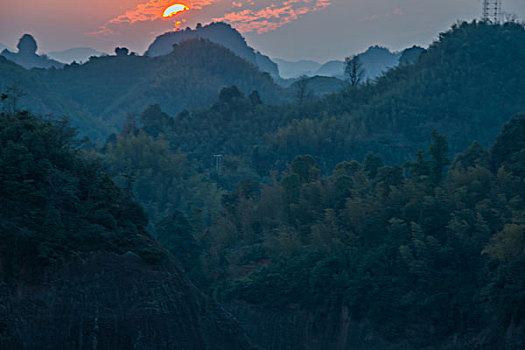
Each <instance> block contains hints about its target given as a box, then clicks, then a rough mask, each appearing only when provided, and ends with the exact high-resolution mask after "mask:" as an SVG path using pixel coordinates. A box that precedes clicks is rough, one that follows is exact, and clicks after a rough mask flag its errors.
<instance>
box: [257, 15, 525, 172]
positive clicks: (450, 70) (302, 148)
mask: <svg viewBox="0 0 525 350" xmlns="http://www.w3.org/2000/svg"><path fill="white" fill-rule="evenodd" d="M524 65H525V29H524V28H523V26H521V25H519V24H513V23H506V24H504V25H490V24H487V23H479V22H474V23H462V24H460V25H457V26H454V27H453V28H452V29H451V30H449V31H448V32H446V33H442V34H441V35H440V37H439V40H437V41H436V42H435V43H433V44H432V45H431V46H430V48H429V49H428V52H426V53H423V54H422V55H421V56H420V58H419V60H417V61H416V63H415V64H413V65H410V64H409V65H406V64H405V65H401V66H400V67H398V68H395V69H393V70H390V71H389V72H388V73H387V74H386V75H385V76H384V77H382V78H380V79H379V80H378V82H377V83H374V84H367V85H364V86H362V87H358V88H355V89H348V90H347V91H344V92H341V93H338V94H334V95H332V96H329V97H327V98H326V99H324V100H323V101H321V102H320V103H319V104H317V105H314V106H310V107H309V108H308V112H307V114H302V115H297V117H298V119H299V118H302V119H303V120H298V121H297V122H295V123H292V124H290V125H289V126H286V127H282V128H280V129H279V130H278V131H277V132H274V133H273V135H272V136H271V137H269V141H268V143H267V146H268V149H269V150H271V151H272V152H275V154H287V155H288V158H287V159H288V160H291V159H292V158H293V156H294V155H296V154H304V153H309V154H312V155H314V156H317V157H319V160H320V161H321V162H327V163H328V164H330V165H331V166H333V165H334V164H336V163H337V162H338V161H340V160H342V159H346V158H349V157H351V158H357V159H363V156H364V154H365V153H366V152H368V151H369V150H373V151H377V152H379V153H381V154H382V155H383V157H384V158H385V159H386V160H388V161H392V160H393V161H402V160H403V159H405V157H407V156H408V155H409V154H411V152H412V151H413V150H414V149H417V148H425V147H426V146H427V135H429V134H430V132H431V131H432V130H433V129H437V130H439V131H440V132H441V133H443V134H444V135H446V136H447V138H448V139H449V142H450V147H451V151H452V152H459V151H461V150H462V149H465V148H466V147H468V146H469V145H470V143H471V142H472V141H473V140H477V141H479V142H480V143H481V144H483V145H485V146H488V145H490V144H491V142H492V141H493V140H494V137H495V136H496V134H497V133H498V131H499V128H500V127H501V125H502V124H503V123H504V122H505V121H506V120H508V118H509V116H510V115H514V114H516V113H518V112H521V111H524V110H525V85H524V84H522V81H523V79H525V70H524V69H523V67H524ZM305 115H307V117H306V118H305Z"/></svg>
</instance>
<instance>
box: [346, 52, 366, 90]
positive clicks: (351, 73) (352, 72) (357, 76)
mask: <svg viewBox="0 0 525 350" xmlns="http://www.w3.org/2000/svg"><path fill="white" fill-rule="evenodd" d="M345 75H346V77H347V79H348V81H349V82H350V86H352V87H356V86H358V85H359V84H360V83H361V81H362V80H363V78H364V76H365V69H364V68H363V65H362V63H361V60H360V59H359V56H353V57H347V58H345Z"/></svg>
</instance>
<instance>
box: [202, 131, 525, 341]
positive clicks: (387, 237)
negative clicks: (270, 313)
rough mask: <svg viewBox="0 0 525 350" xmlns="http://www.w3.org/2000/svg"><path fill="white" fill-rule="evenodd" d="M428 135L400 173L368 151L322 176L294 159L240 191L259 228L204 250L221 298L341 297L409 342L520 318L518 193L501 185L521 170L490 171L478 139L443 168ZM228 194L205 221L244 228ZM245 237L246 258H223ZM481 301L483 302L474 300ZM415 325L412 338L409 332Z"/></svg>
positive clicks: (311, 164)
mask: <svg viewBox="0 0 525 350" xmlns="http://www.w3.org/2000/svg"><path fill="white" fill-rule="evenodd" d="M431 137H432V140H433V143H432V144H431V145H430V146H429V148H428V151H427V152H422V151H419V152H418V153H417V156H416V161H414V162H412V163H408V168H409V172H407V173H403V171H402V168H401V167H388V166H381V163H380V161H379V160H380V158H379V157H378V156H377V155H374V154H372V153H370V154H369V156H368V157H367V165H361V164H359V163H357V162H355V161H352V162H343V163H340V164H338V165H337V166H336V168H335V169H334V171H333V172H332V174H330V175H327V176H321V177H319V176H317V177H308V174H310V173H311V171H312V169H316V168H315V166H316V162H315V160H314V159H313V158H311V157H310V156H299V157H296V158H295V160H294V161H293V162H292V163H291V165H290V172H289V173H285V174H284V175H283V177H282V179H281V182H280V183H278V184H275V185H274V186H276V188H272V187H262V190H261V193H260V194H259V195H257V196H252V197H250V203H249V207H250V208H253V209H250V215H249V217H250V222H252V223H256V226H257V227H258V228H259V232H255V236H256V238H255V239H253V238H250V239H248V236H247V235H246V231H242V230H241V231H238V233H237V234H236V235H235V237H232V239H230V240H225V241H223V242H222V244H221V246H220V247H221V248H220V250H221V252H222V254H223V256H224V257H226V259H224V260H222V261H221V260H214V261H215V263H217V264H218V266H215V268H218V269H220V270H222V271H227V273H222V274H217V275H216V276H218V281H217V282H215V283H214V285H215V286H217V287H219V289H220V291H221V293H222V296H223V297H224V298H236V299H242V300H245V301H247V302H250V303H254V304H257V305H263V306H265V307H267V308H285V307H290V306H293V305H299V306H300V307H301V308H302V309H307V310H311V311H312V312H316V311H318V310H332V311H333V312H334V313H337V312H340V311H339V310H340V309H341V308H342V307H347V308H348V309H349V310H350V312H351V314H352V317H354V318H356V319H357V320H360V319H362V320H365V319H366V320H368V321H371V322H373V324H374V325H375V326H376V327H378V328H379V329H381V332H382V333H383V334H385V335H386V336H387V338H388V337H389V338H391V339H404V338H406V337H410V339H411V341H412V342H413V344H415V346H416V347H418V346H419V347H421V346H424V345H425V344H426V345H428V344H431V343H435V342H440V341H443V340H444V339H446V338H447V337H449V336H450V335H452V334H467V333H468V332H471V331H472V330H473V329H480V328H481V327H483V325H486V324H490V323H491V322H494V321H495V320H499V319H505V320H506V321H505V322H510V321H511V320H516V319H519V317H522V315H523V311H524V303H523V301H524V300H525V299H524V298H523V293H522V292H521V291H519V288H520V287H521V286H523V277H524V276H525V275H524V274H523V273H522V272H523V271H522V265H521V264H522V262H523V257H524V254H525V246H524V242H525V236H524V232H525V231H524V230H523V220H522V219H520V218H522V217H523V199H524V197H523V195H522V194H519V193H511V192H502V189H504V188H505V187H506V186H507V185H509V184H510V183H514V185H516V186H522V185H523V184H525V179H523V178H522V177H519V176H516V175H511V174H509V173H507V174H502V173H501V171H500V172H499V173H494V172H492V171H491V168H490V164H489V163H488V162H487V159H488V158H489V157H491V156H494V155H493V154H492V153H491V154H488V152H487V151H485V150H484V149H483V148H482V147H481V146H480V145H479V144H474V145H473V146H471V147H470V148H469V149H468V150H467V151H466V152H465V153H463V154H459V155H457V156H456V160H455V162H454V165H453V167H451V168H449V169H448V170H447V169H446V166H447V165H448V163H449V161H448V158H447V157H448V156H447V154H448V149H447V144H448V143H447V140H446V139H445V138H444V137H443V136H441V135H439V134H438V133H436V132H434V133H432V135H431ZM524 137H525V134H520V135H516V140H515V141H514V142H522V140H523V138H524ZM493 149H496V150H497V147H494V148H493ZM510 165H512V161H511V162H510V163H509V166H510ZM405 175H406V177H405ZM244 186H245V185H242V186H241V187H244ZM255 187H256V186H255V185H254V184H251V183H250V188H255ZM271 191H275V193H278V194H279V193H280V196H273V195H270V192H271ZM235 193H240V192H239V190H236V191H234V192H233V193H232V195H234V194H235ZM507 195H508V196H513V199H512V200H509V199H510V197H506V196H507ZM263 198H265V201H267V200H270V203H264V204H263V202H262V200H263ZM507 198H508V199H507ZM230 202H231V201H230ZM230 202H228V203H227V202H223V206H224V212H223V214H222V215H221V216H220V217H219V218H217V221H215V225H214V232H215V233H214V235H216V236H223V237H225V236H227V235H228V232H230V231H231V229H232V228H234V227H241V226H243V223H242V221H243V220H244V219H245V218H246V215H232V213H233V212H234V211H235V210H238V207H237V209H234V208H233V207H232V205H231V204H229V203H230ZM272 203H273V204H272ZM263 205H265V206H266V205H270V206H272V205H273V206H275V207H278V208H282V210H283V215H281V216H278V217H276V216H273V215H268V213H267V212H266V211H262V210H261V208H262V206H263ZM244 207H246V204H245V205H244ZM509 220H514V221H515V222H516V223H515V224H508V222H509ZM520 220H521V221H520ZM219 222H220V224H219ZM223 230H224V231H223ZM251 234H252V235H253V234H254V233H251ZM204 242H207V244H208V246H209V247H210V246H213V245H214V243H212V242H211V241H208V240H207V239H206V237H204ZM255 247H262V248H263V250H262V252H259V253H258V254H257V255H255V254H251V255H249V256H250V259H246V258H244V259H231V258H228V257H231V256H233V255H234V254H237V252H240V251H245V252H253V251H254V249H255ZM489 258H490V259H495V261H497V264H499V266H497V268H496V269H494V262H493V261H491V260H489ZM254 259H255V260H254ZM208 266H209V264H208ZM488 266H493V267H492V271H493V272H492V273H491V276H489V277H487V275H486V269H487V268H488ZM210 272H211V271H208V273H210ZM480 281H483V282H482V283H483V285H480ZM511 292H512V293H514V295H513V297H512V298H508V296H509V294H508V293H511ZM505 296H507V298H505ZM482 299H484V300H486V301H487V302H486V303H482V304H480V303H477V300H482ZM493 307H494V308H499V310H500V311H499V312H498V313H496V316H495V315H494V314H493V313H492V311H491V310H492V308H493ZM414 323H417V324H419V325H420V326H419V327H417V332H418V336H416V337H414V336H413V335H412V336H410V335H409V332H411V329H413V327H414Z"/></svg>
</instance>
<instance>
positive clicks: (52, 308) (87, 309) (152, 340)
mask: <svg viewBox="0 0 525 350" xmlns="http://www.w3.org/2000/svg"><path fill="white" fill-rule="evenodd" d="M0 267H1V265H0ZM0 277H1V281H2V282H0V348H1V349H28V350H29V349H90V350H91V349H239V350H240V349H252V346H251V345H250V344H249V342H248V340H247V338H246V337H245V336H244V334H243V332H242V331H241V330H240V328H239V327H238V325H237V323H236V322H235V321H234V320H233V319H232V318H231V317H230V316H229V315H227V314H226V313H225V312H224V310H222V308H221V307H219V306H218V305H216V304H214V303H211V302H210V301H209V300H208V299H206V298H205V297H204V296H203V295H202V294H201V293H200V292H199V291H198V290H197V289H196V288H195V287H194V286H193V285H192V284H191V283H190V282H189V281H188V280H187V279H186V278H185V277H184V274H183V272H182V271H180V269H179V268H178V267H177V265H176V263H175V262H173V261H170V259H168V260H167V261H166V262H164V263H163V264H162V265H159V266H156V267H152V266H151V265H148V264H146V263H145V262H144V261H143V260H142V259H141V258H139V257H138V256H137V255H135V254H133V253H131V252H130V253H126V254H123V255H118V254H115V253H106V252H99V253H85V254H81V255H74V256H73V257H71V258H68V259H67V260H64V261H62V262H60V263H58V264H57V265H56V266H55V267H53V268H44V269H41V270H40V271H38V272H36V271H34V270H33V271H32V272H31V273H29V272H25V273H24V272H23V273H22V274H21V275H20V276H18V277H17V278H16V279H12V280H11V281H9V282H7V281H6V279H5V277H6V276H5V274H4V273H3V271H2V270H1V269H0Z"/></svg>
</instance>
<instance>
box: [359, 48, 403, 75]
mask: <svg viewBox="0 0 525 350" xmlns="http://www.w3.org/2000/svg"><path fill="white" fill-rule="evenodd" d="M400 56H401V54H400V53H394V52H390V50H388V49H387V48H384V47H381V46H371V47H369V48H368V50H366V51H365V52H363V53H360V54H359V55H358V57H359V60H360V61H361V64H362V65H363V68H364V69H365V80H366V79H370V80H373V79H375V78H378V77H380V76H381V75H383V73H384V72H386V71H387V70H388V69H390V68H392V67H395V66H397V65H398V64H399V57H400Z"/></svg>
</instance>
